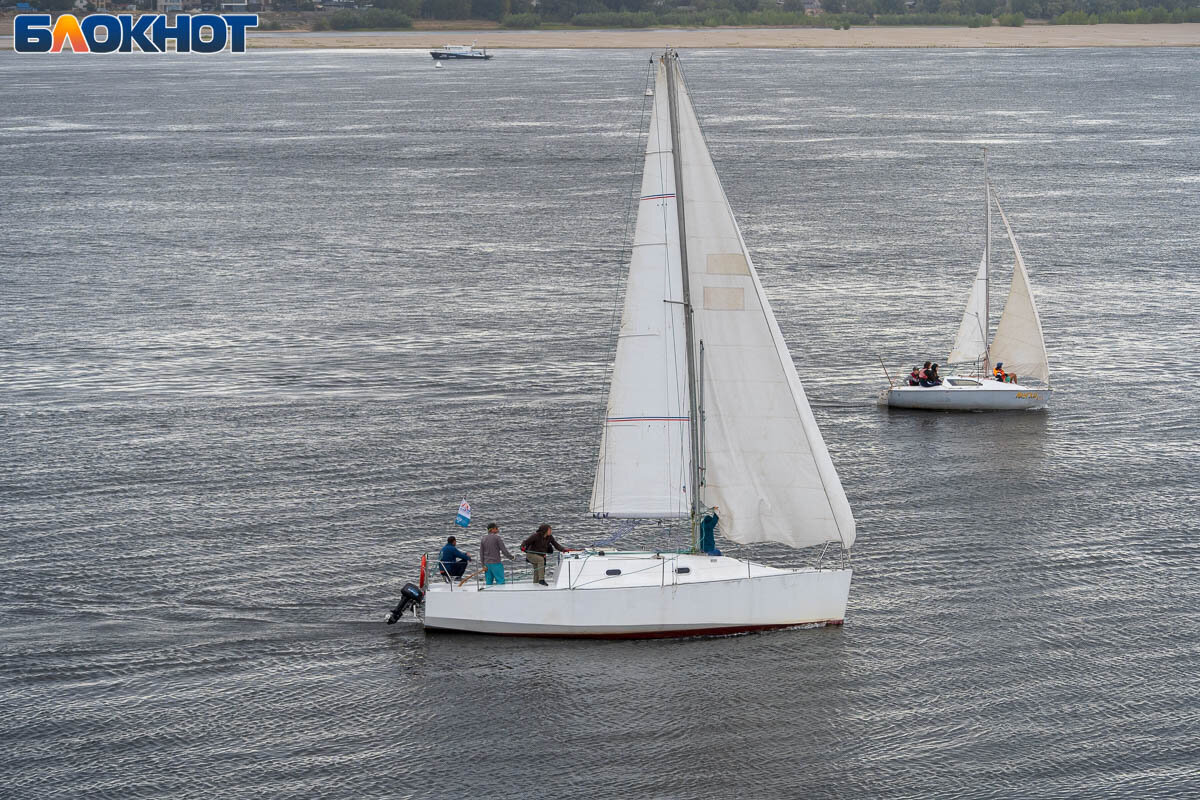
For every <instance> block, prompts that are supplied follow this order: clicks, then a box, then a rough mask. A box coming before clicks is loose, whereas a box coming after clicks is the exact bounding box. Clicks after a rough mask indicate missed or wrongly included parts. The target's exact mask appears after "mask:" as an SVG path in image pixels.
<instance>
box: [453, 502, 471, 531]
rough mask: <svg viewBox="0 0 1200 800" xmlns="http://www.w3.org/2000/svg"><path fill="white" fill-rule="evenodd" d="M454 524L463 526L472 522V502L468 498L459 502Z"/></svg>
mask: <svg viewBox="0 0 1200 800" xmlns="http://www.w3.org/2000/svg"><path fill="white" fill-rule="evenodd" d="M454 524H455V525H458V526H459V527H462V528H465V527H467V526H468V525H470V524H471V504H470V503H468V502H467V501H466V500H463V501H462V502H461V503H459V504H458V516H457V517H455V518H454Z"/></svg>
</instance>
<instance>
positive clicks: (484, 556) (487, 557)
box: [479, 522, 513, 586]
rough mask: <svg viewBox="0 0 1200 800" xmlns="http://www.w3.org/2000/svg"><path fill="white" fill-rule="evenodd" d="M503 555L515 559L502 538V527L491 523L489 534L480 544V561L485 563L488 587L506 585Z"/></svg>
mask: <svg viewBox="0 0 1200 800" xmlns="http://www.w3.org/2000/svg"><path fill="white" fill-rule="evenodd" d="M501 555H503V556H504V558H507V559H509V560H512V557H513V554H512V553H510V552H508V548H507V547H505V546H504V541H503V540H502V539H501V538H500V526H499V525H497V524H496V523H494V522H489V523H488V526H487V533H486V534H484V536H483V539H482V540H480V542H479V560H480V561H482V562H483V567H484V569H485V570H487V585H488V586H491V585H492V584H493V583H504V564H503V563H501V558H500V557H501Z"/></svg>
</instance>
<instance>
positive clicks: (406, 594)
mask: <svg viewBox="0 0 1200 800" xmlns="http://www.w3.org/2000/svg"><path fill="white" fill-rule="evenodd" d="M424 600H425V592H423V591H421V589H420V588H419V587H417V586H413V585H412V584H411V583H406V584H404V588H403V589H401V590H400V602H399V603H396V607H395V608H393V609H392V610H391V612H390V613H389V614H388V615H387V619H386V620H385V621H386V622H387V624H388V625H395V624H396V620H398V619H400V618H401V617H403V616H404V612H405V611H408V610H409V609H410V608H413V607H414V606H417V605H419V604H420V603H422V602H424ZM413 613H416V612H413Z"/></svg>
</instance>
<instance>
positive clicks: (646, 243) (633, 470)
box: [591, 64, 692, 519]
mask: <svg viewBox="0 0 1200 800" xmlns="http://www.w3.org/2000/svg"><path fill="white" fill-rule="evenodd" d="M655 87H656V90H655V92H654V106H653V109H652V111H651V117H650V132H649V138H648V140H647V142H646V160H645V165H644V168H643V171H642V190H641V199H640V202H639V207H638V215H637V229H636V232H635V234H634V240H633V253H632V256H631V259H630V265H629V277H628V281H627V283H626V287H625V308H624V313H623V315H622V318H621V330H620V333H619V336H618V339H617V355H616V359H615V361H614V363H613V372H612V380H611V383H610V386H609V395H608V411H607V414H606V419H605V423H604V433H603V437H602V439H601V443H600V459H599V464H598V466H597V468H596V479H595V482H594V483H593V485H592V501H591V511H592V513H593V514H595V515H597V516H608V517H625V518H634V519H655V518H658V519H662V518H675V517H687V516H688V515H689V513H690V500H689V496H688V494H687V488H688V487H687V484H688V483H689V475H690V474H691V469H692V463H691V462H692V460H691V444H690V436H691V433H690V430H689V424H690V423H689V420H688V400H689V395H688V374H687V345H686V341H685V335H684V325H683V305H682V303H683V288H682V282H683V274H682V270H681V268H680V265H679V230H678V211H677V209H676V203H675V172H674V163H673V151H672V148H671V116H670V110H669V108H668V92H667V89H666V70H665V68H664V67H663V66H662V65H661V64H660V66H659V68H658V76H657V78H656V80H655Z"/></svg>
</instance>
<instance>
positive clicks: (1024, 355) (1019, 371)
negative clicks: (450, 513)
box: [991, 199, 1050, 384]
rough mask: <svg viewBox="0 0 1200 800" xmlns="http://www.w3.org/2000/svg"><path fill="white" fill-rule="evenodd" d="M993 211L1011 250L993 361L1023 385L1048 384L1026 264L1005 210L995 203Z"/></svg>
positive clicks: (1047, 373) (1048, 372) (1036, 314)
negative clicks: (1031, 382) (1009, 276)
mask: <svg viewBox="0 0 1200 800" xmlns="http://www.w3.org/2000/svg"><path fill="white" fill-rule="evenodd" d="M995 202H996V210H997V211H999V212H1000V219H1001V220H1002V221H1003V222H1004V229H1005V230H1006V231H1008V241H1009V243H1010V244H1012V249H1013V257H1014V259H1013V260H1014V263H1013V277H1012V286H1011V287H1010V288H1009V290H1008V301H1007V302H1006V303H1005V305H1004V313H1003V314H1002V315H1001V316H1000V324H999V325H997V326H996V336H995V337H994V338H993V339H992V349H991V355H992V361H993V363H998V362H1002V363H1003V364H1004V369H1005V371H1006V372H1011V373H1015V374H1016V375H1017V378H1018V379H1019V380H1021V382H1022V383H1024V381H1025V379H1027V378H1033V379H1034V380H1039V381H1042V382H1043V383H1046V384H1049V383H1050V365H1049V362H1048V361H1047V359H1046V341H1045V339H1044V338H1043V337H1042V321H1041V319H1040V318H1039V317H1038V312H1037V306H1035V305H1034V303H1033V292H1031V291H1030V289H1029V274H1028V273H1027V272H1026V270H1025V260H1024V259H1023V258H1021V248H1020V247H1018V246H1017V239H1016V237H1015V236H1013V232H1012V226H1010V225H1009V224H1008V217H1006V216H1004V209H1003V208H1001V207H1000V201H999V200H998V199H997V200H995Z"/></svg>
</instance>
